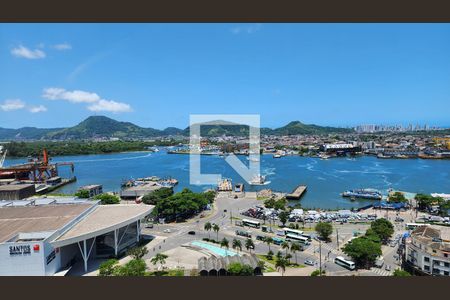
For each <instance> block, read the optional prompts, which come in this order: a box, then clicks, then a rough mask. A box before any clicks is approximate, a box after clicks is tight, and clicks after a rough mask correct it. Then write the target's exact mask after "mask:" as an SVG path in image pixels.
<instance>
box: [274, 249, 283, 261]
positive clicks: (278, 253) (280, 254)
mask: <svg viewBox="0 0 450 300" xmlns="http://www.w3.org/2000/svg"><path fill="white" fill-rule="evenodd" d="M276 257H277V259H281V258H283V253H281V251H278V252H277V255H276Z"/></svg>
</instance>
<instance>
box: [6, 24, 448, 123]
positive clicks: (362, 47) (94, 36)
mask: <svg viewBox="0 0 450 300" xmlns="http://www.w3.org/2000/svg"><path fill="white" fill-rule="evenodd" d="M449 54H450V24H0V127H7V128H18V127H22V126H37V127H64V126H72V125H75V124H77V123H78V122H80V121H81V120H83V119H84V118H86V117H88V116H90V115H106V116H109V117H112V118H115V119H117V120H122V121H131V122H133V123H135V124H138V125H140V126H144V127H154V128H165V127H167V126H176V127H181V128H184V127H186V126H187V125H188V122H189V114H239V113H245V114H260V115H261V125H262V126H268V127H279V126H283V125H285V124H286V123H287V122H289V121H292V120H300V121H302V122H305V123H315V124H319V125H333V126H353V125H357V124H361V123H378V124H397V123H402V124H405V125H406V124H408V123H413V124H416V123H420V124H424V123H428V124H430V125H438V126H449V125H450V120H449V111H450V55H449Z"/></svg>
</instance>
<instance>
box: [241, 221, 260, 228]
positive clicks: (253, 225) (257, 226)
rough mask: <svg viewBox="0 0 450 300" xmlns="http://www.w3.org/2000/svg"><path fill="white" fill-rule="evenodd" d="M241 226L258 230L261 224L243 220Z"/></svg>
mask: <svg viewBox="0 0 450 300" xmlns="http://www.w3.org/2000/svg"><path fill="white" fill-rule="evenodd" d="M242 225H244V226H250V227H254V228H259V226H261V223H260V222H258V221H252V220H248V219H243V220H242Z"/></svg>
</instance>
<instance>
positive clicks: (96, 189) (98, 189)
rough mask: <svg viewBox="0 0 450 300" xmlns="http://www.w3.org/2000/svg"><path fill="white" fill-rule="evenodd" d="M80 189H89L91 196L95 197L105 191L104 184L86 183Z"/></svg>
mask: <svg viewBox="0 0 450 300" xmlns="http://www.w3.org/2000/svg"><path fill="white" fill-rule="evenodd" d="M78 190H79V191H88V192H89V198H92V197H95V196H97V195H100V194H102V193H103V186H102V185H101V184H91V185H85V186H82V187H80V188H79V189H78Z"/></svg>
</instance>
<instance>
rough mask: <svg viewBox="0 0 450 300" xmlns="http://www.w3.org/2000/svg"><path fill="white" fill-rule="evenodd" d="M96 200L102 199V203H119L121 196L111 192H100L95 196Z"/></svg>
mask: <svg viewBox="0 0 450 300" xmlns="http://www.w3.org/2000/svg"><path fill="white" fill-rule="evenodd" d="M94 199H95V200H100V202H101V204H102V205H107V204H118V203H120V199H119V197H117V196H115V195H111V194H100V195H97V196H95V197H94Z"/></svg>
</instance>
